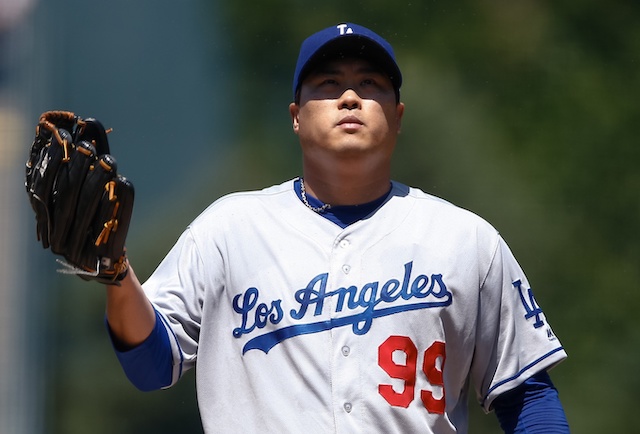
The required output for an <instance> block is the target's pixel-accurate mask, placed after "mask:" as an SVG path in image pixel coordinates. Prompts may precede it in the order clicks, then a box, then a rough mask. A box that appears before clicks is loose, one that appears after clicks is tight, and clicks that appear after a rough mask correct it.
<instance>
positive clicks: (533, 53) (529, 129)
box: [52, 0, 640, 433]
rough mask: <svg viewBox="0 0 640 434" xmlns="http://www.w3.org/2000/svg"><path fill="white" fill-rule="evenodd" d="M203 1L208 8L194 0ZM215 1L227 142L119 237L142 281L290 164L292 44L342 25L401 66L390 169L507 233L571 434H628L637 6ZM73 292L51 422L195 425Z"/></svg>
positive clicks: (287, 173)
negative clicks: (208, 166) (173, 202)
mask: <svg viewBox="0 0 640 434" xmlns="http://www.w3.org/2000/svg"><path fill="white" fill-rule="evenodd" d="M202 8H203V13H204V14H205V15H206V13H207V12H208V13H210V14H211V15H213V13H214V12H213V8H212V7H211V6H210V5H209V4H208V3H206V2H203V6H202ZM224 8H225V9H224V13H223V15H224V16H223V17H220V16H215V17H213V16H211V20H212V22H213V21H215V22H216V23H217V24H216V25H220V26H223V27H224V29H223V30H224V32H225V34H226V35H228V38H227V39H226V40H225V41H224V43H223V44H224V50H223V51H224V56H223V58H222V59H220V56H219V55H217V57H216V58H215V59H214V58H213V57H214V56H212V59H211V68H215V67H216V65H217V64H219V62H221V61H222V62H226V63H229V64H233V65H234V70H235V74H234V76H233V77H232V78H231V77H230V80H229V82H228V83H223V84H221V86H225V88H226V89H227V90H228V94H229V95H233V98H232V100H231V101H229V108H228V109H229V110H230V111H231V113H232V114H233V115H234V116H233V117H234V119H236V121H234V122H233V123H232V124H231V125H229V128H232V129H233V130H234V131H235V135H234V137H233V143H228V144H226V146H225V152H224V155H221V156H220V157H219V158H220V160H219V163H220V164H219V166H218V168H217V170H214V171H211V170H208V171H198V172H201V173H203V178H202V179H199V180H198V181H197V182H198V184H199V185H205V186H210V187H207V188H200V189H194V192H192V193H190V194H188V195H185V196H184V197H183V198H182V199H183V200H184V202H183V203H184V206H183V207H181V208H180V209H176V211H175V214H173V215H169V216H165V217H164V218H163V219H162V221H160V220H161V219H158V221H157V222H153V221H151V222H149V224H148V225H146V226H145V230H144V231H143V232H142V233H137V234H132V239H131V245H132V246H133V247H135V248H134V249H132V251H134V252H135V257H134V258H133V259H132V260H133V261H134V263H135V264H137V270H138V274H139V275H141V276H142V277H145V276H148V274H150V273H151V271H152V270H153V267H154V266H155V264H157V263H158V262H159V261H160V259H161V258H162V256H163V255H164V253H166V251H167V250H168V249H169V248H170V246H171V245H172V244H173V241H174V240H175V237H177V235H178V234H179V233H180V232H181V231H182V228H183V227H184V225H186V224H187V223H188V222H189V220H190V219H192V218H193V217H195V215H196V214H197V213H198V212H199V211H200V210H201V209H202V208H204V207H205V206H206V205H207V204H208V203H209V202H211V201H212V200H213V199H215V198H216V197H218V196H219V195H221V194H224V193H227V192H229V191H232V190H242V189H249V188H261V187H263V186H265V185H268V184H271V183H277V182H280V181H281V180H283V179H285V178H288V177H293V176H296V175H298V174H299V171H300V152H299V149H298V146H297V143H296V138H295V136H294V135H293V134H292V133H291V130H290V123H289V115H288V111H287V106H288V104H289V102H290V101H291V99H292V96H291V75H292V71H293V68H294V64H295V59H296V55H297V50H298V48H299V44H300V42H301V41H302V39H303V38H304V37H306V36H307V35H308V34H309V33H311V32H313V31H315V30H318V29H320V28H324V27H327V26H329V25H333V24H336V23H338V22H344V21H353V22H357V23H359V24H362V25H365V26H367V27H370V28H373V29H375V30H376V31H378V32H379V33H380V34H382V35H383V36H385V37H386V38H387V39H388V40H389V41H390V42H391V43H392V44H393V45H394V47H395V49H396V54H397V57H398V59H399V63H400V66H401V68H402V70H403V73H404V78H405V84H404V86H403V89H402V99H403V101H404V102H405V103H406V106H407V108H406V114H405V120H404V124H403V133H402V135H401V138H400V142H399V144H398V149H397V153H396V160H395V161H394V178H395V179H397V180H399V181H402V182H405V183H408V184H412V185H415V186H418V187H421V188H423V189H424V190H426V191H429V192H431V193H433V194H436V195H438V196H442V197H444V198H446V199H448V200H450V201H452V202H454V203H456V204H458V205H460V206H463V207H465V208H468V209H471V210H473V211H474V212H476V213H478V214H479V215H481V216H483V217H485V218H486V219H487V220H489V221H490V222H491V223H493V224H494V225H495V226H496V227H497V228H498V229H499V230H500V231H501V232H502V234H503V235H504V237H505V238H506V239H507V241H508V242H509V244H510V246H511V247H512V249H513V250H514V252H515V254H516V257H518V259H519V260H520V262H521V264H522V265H523V267H524V268H525V270H526V271H527V274H528V277H529V280H530V281H531V282H532V285H533V287H534V290H535V291H536V296H537V298H538V301H539V302H540V304H541V305H542V306H543V307H544V309H545V312H546V314H547V316H548V317H549V319H550V322H551V324H552V325H553V326H554V329H555V332H556V333H557V334H558V336H559V337H560V338H561V340H562V342H563V344H564V345H565V347H566V349H567V351H568V353H569V359H568V360H567V361H565V362H564V363H563V364H561V365H560V366H559V367H557V368H556V369H554V370H553V371H552V378H553V379H554V382H555V383H556V385H557V386H558V388H559V390H560V395H561V398H562V400H563V404H564V406H565V408H566V411H567V415H568V417H569V421H570V424H571V425H572V428H573V432H577V433H602V432H631V431H629V430H630V429H632V428H630V427H632V426H635V423H634V420H633V419H632V417H631V415H632V414H633V412H634V410H635V409H636V407H637V406H638V405H639V404H640V399H639V398H638V392H637V390H638V386H640V377H638V376H636V375H635V374H634V373H635V369H636V368H637V367H638V366H640V349H639V348H640V327H639V325H640V324H639V321H638V318H637V313H636V311H637V306H638V303H639V301H640V300H639V299H640V295H639V293H638V291H637V282H638V281H639V280H640V270H639V267H638V264H640V239H639V237H638V223H639V222H640V200H639V197H638V192H639V191H640V171H639V170H638V168H637V166H638V163H639V162H640V148H639V146H638V139H637V134H636V128H637V125H640V110H639V108H638V102H637V100H638V97H637V95H638V94H640V74H639V73H638V71H639V67H640V26H638V25H637V23H638V22H640V21H639V20H640V3H638V2H633V1H626V2H625V1H612V2H608V3H607V4H606V5H603V4H602V3H600V2H596V1H594V0H586V1H577V0H570V1H566V2H551V1H532V0H525V1H519V2H510V1H506V0H490V1H485V2H472V1H469V0H464V1H458V2H455V3H452V2H443V1H424V0H422V1H420V0H419V1H411V2H408V3H406V4H400V3H398V2H389V1H387V0H369V1H366V2H365V1H352V2H343V1H336V0H326V1H324V2H310V1H305V0H302V1H301V0H297V1H294V0H267V1H261V2H257V1H256V2H251V3H247V2H226V3H225V4H224ZM219 9H220V8H219V7H218V8H216V9H215V11H216V13H219ZM218 48H219V47H218ZM209 54H211V53H209ZM229 89H230V91H229ZM194 164H196V163H194ZM194 182H195V181H194ZM164 211H165V212H166V210H164ZM159 234H160V235H159ZM65 282H67V281H65ZM80 287H81V286H80V284H79V283H78V288H80ZM82 288H83V289H75V285H74V287H72V288H71V289H70V290H71V291H77V297H78V298H79V299H82V300H83V301H84V302H85V303H87V305H86V306H85V309H84V310H83V311H82V312H80V313H77V314H76V315H77V316H64V317H61V318H59V320H60V325H61V331H60V332H59V333H60V334H65V333H77V331H78V330H77V328H78V327H81V328H83V330H82V334H83V336H84V337H83V338H81V342H80V345H78V343H79V342H78V341H77V340H76V341H74V342H73V343H72V344H64V345H65V346H64V347H62V346H61V344H62V343H63V342H64V339H62V338H60V342H59V344H60V345H58V347H57V349H56V351H58V354H57V366H58V369H59V370H60V372H59V374H58V376H57V379H56V384H54V387H53V388H52V390H54V392H53V394H54V395H55V396H54V398H55V399H54V400H55V402H56V405H55V408H54V409H52V413H54V415H53V416H52V419H53V420H54V421H56V423H55V426H56V430H55V432H60V433H81V432H86V427H87V426H92V427H95V429H93V428H92V429H91V432H92V433H102V432H105V433H106V432H119V433H125V432H131V433H134V432H135V433H140V432H157V433H160V432H167V433H168V432H176V431H177V432H198V430H199V421H198V420H197V418H198V414H197V407H196V404H195V396H194V395H195V392H194V388H193V381H194V377H193V375H192V374H191V373H189V375H187V376H186V378H185V379H184V381H183V382H182V383H181V384H180V385H179V386H177V387H176V388H175V389H174V390H170V391H163V392H153V393H150V394H142V393H139V392H135V391H133V388H132V387H131V386H129V385H128V383H127V382H126V379H125V378H124V376H123V375H122V373H121V371H120V370H119V367H118V366H117V362H116V361H115V356H113V355H110V346H109V343H108V340H107V337H106V334H105V332H104V326H103V324H102V323H101V322H100V321H99V320H96V318H102V313H101V312H102V310H103V306H102V303H103V299H102V297H101V294H96V293H94V294H91V295H88V294H87V292H86V288H85V287H84V286H82ZM67 298H68V297H67ZM88 318H90V319H88ZM87 328H91V329H87ZM67 346H68V347H67ZM105 354H107V355H105ZM98 355H100V356H99V358H98ZM96 360H100V362H96ZM96 394H99V395H100V396H97V395H96ZM97 402H99V405H97V404H96V403H97ZM71 409H73V411H72V410H71ZM471 410H472V415H471V418H472V422H471V427H472V429H471V432H472V433H490V432H496V431H497V424H496V423H495V420H494V419H495V418H494V416H492V415H491V416H485V415H483V414H481V412H480V410H479V409H478V408H477V406H476V405H474V404H473V403H472V404H471ZM100 426H104V427H105V428H104V429H102V430H101V429H100Z"/></svg>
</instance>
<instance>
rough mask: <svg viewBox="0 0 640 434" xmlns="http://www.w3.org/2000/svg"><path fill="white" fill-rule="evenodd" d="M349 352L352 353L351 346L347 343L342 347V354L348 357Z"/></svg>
mask: <svg viewBox="0 0 640 434" xmlns="http://www.w3.org/2000/svg"><path fill="white" fill-rule="evenodd" d="M349 354H351V348H349V347H348V346H346V345H345V346H344V347H342V355H343V356H345V357H347V356H348V355H349Z"/></svg>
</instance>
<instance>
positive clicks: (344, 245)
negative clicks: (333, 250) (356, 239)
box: [338, 240, 351, 249]
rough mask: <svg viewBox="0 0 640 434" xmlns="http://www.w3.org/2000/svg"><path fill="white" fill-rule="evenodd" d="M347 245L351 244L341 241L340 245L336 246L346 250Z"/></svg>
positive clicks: (347, 241)
mask: <svg viewBox="0 0 640 434" xmlns="http://www.w3.org/2000/svg"><path fill="white" fill-rule="evenodd" d="M349 244H351V243H350V242H349V240H341V241H340V243H339V244H338V245H339V246H340V247H341V248H343V249H346V248H347V247H349Z"/></svg>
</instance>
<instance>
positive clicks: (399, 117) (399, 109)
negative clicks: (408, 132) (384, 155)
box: [396, 102, 404, 133]
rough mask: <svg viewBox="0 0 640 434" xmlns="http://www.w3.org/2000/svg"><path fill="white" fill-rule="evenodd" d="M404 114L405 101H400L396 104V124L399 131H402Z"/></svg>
mask: <svg viewBox="0 0 640 434" xmlns="http://www.w3.org/2000/svg"><path fill="white" fill-rule="evenodd" d="M403 115H404V103H402V102H399V103H398V105H397V106H396V124H397V128H398V129H397V131H398V133H400V129H401V128H400V127H401V126H402V116H403Z"/></svg>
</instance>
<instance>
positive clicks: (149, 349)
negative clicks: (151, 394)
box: [105, 311, 173, 392]
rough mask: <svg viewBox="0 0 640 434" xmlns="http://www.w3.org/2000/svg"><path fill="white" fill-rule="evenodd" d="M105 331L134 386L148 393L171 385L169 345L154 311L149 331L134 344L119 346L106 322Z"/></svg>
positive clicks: (160, 319)
mask: <svg viewBox="0 0 640 434" xmlns="http://www.w3.org/2000/svg"><path fill="white" fill-rule="evenodd" d="M105 322H106V321H105ZM107 330H108V331H109V337H110V338H111V342H112V344H113V348H114V350H115V353H116V356H117V357H118V361H119V362H120V365H121V366H122V369H123V370H124V373H125V375H126V376H127V378H128V379H129V381H131V383H132V384H133V385H134V386H135V387H137V388H138V389H140V390H141V391H143V392H148V391H152V390H157V389H161V388H163V387H168V386H170V385H171V382H172V372H173V369H172V367H173V355H172V353H171V344H170V342H169V335H168V333H167V330H166V329H165V327H164V326H163V323H162V318H161V317H160V314H159V313H158V312H157V311H156V324H155V327H154V329H153V331H152V332H151V334H150V335H149V337H147V339H146V340H145V341H144V342H142V343H141V344H140V345H138V346H136V347H133V348H130V349H125V348H122V347H121V346H119V344H118V342H117V340H116V339H115V337H114V336H113V335H112V334H111V330H110V328H109V324H108V323H107Z"/></svg>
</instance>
